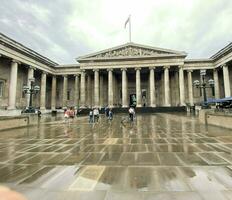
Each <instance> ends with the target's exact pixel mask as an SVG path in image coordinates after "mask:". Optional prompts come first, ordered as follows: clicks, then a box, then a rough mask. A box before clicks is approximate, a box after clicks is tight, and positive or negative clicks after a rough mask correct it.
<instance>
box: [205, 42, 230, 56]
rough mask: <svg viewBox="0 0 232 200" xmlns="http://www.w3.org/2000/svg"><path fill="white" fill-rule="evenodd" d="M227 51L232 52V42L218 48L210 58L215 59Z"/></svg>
mask: <svg viewBox="0 0 232 200" xmlns="http://www.w3.org/2000/svg"><path fill="white" fill-rule="evenodd" d="M228 52H232V42H230V43H229V44H228V45H226V46H225V47H223V48H222V49H220V50H219V51H218V52H217V53H215V54H214V55H212V56H211V57H210V58H211V59H214V60H216V59H219V58H221V57H223V56H224V55H225V54H226V53H228Z"/></svg>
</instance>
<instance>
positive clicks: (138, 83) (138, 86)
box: [135, 68, 142, 107]
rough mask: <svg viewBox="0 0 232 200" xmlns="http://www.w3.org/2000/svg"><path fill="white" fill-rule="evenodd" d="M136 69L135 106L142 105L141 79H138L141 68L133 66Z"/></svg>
mask: <svg viewBox="0 0 232 200" xmlns="http://www.w3.org/2000/svg"><path fill="white" fill-rule="evenodd" d="M135 70H136V106H137V107H142V104H141V103H142V102H141V79H140V70H141V68H135Z"/></svg>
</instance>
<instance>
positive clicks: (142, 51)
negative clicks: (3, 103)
mask: <svg viewBox="0 0 232 200" xmlns="http://www.w3.org/2000/svg"><path fill="white" fill-rule="evenodd" d="M165 55H167V56H171V55H173V56H186V53H185V52H182V51H174V50H170V49H162V48H157V47H150V46H145V45H140V44H135V43H127V44H125V45H121V46H117V47H114V48H110V49H106V50H103V51H99V52H96V53H93V54H88V55H86V56H81V57H79V58H78V59H77V60H79V61H81V60H91V59H93V60H94V59H114V58H130V57H153V56H154V57H156V56H165Z"/></svg>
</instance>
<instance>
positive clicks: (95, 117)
mask: <svg viewBox="0 0 232 200" xmlns="http://www.w3.org/2000/svg"><path fill="white" fill-rule="evenodd" d="M98 115H99V111H98V109H97V108H94V109H93V122H98Z"/></svg>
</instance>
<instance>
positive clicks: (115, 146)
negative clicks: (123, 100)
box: [0, 114, 232, 200]
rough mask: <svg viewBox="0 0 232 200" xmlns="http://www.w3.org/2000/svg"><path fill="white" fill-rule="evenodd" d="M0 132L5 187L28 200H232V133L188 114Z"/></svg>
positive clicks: (78, 121)
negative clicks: (127, 121) (23, 195)
mask: <svg viewBox="0 0 232 200" xmlns="http://www.w3.org/2000/svg"><path fill="white" fill-rule="evenodd" d="M124 117H125V116H123V115H115V118H114V120H113V121H112V122H109V121H107V120H106V118H105V117H104V116H102V117H101V119H100V121H99V123H97V124H88V122H87V121H88V120H87V118H85V117H83V118H79V119H76V120H74V121H73V122H71V123H70V124H64V123H63V122H62V121H54V122H52V121H50V122H49V120H47V122H46V123H41V124H40V125H39V126H35V127H29V128H20V129H14V130H8V131H2V132H0V183H1V184H4V185H8V186H10V187H11V188H13V189H15V190H17V191H19V192H21V193H23V194H25V195H26V196H27V197H28V199H32V200H34V199H36V200H37V199H68V200H72V199H95V200H98V199H105V200H108V199H133V200H136V199H139V200H141V199H147V200H151V199H162V200H163V199H164V200H169V199H172V200H173V199H194V200H195V199H196V200H204V199H213V200H214V199H217V200H219V199H220V200H229V199H232V131H231V130H227V129H222V128H217V127H213V126H208V127H206V126H203V125H200V124H199V123H198V120H197V118H196V117H194V116H186V115H185V114H153V115H151V114H147V115H145V114H144V115H137V118H136V120H135V122H133V123H124V124H122V123H121V120H122V118H124Z"/></svg>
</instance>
